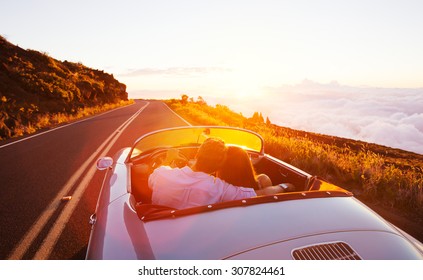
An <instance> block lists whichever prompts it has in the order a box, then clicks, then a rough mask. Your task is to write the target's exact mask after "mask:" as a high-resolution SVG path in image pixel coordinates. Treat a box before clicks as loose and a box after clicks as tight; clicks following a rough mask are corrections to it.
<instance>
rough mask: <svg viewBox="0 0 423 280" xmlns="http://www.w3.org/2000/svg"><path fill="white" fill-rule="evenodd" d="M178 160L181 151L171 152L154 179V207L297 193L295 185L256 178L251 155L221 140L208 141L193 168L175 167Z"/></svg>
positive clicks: (204, 203)
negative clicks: (228, 145)
mask: <svg viewBox="0 0 423 280" xmlns="http://www.w3.org/2000/svg"><path fill="white" fill-rule="evenodd" d="M178 158H179V152H178V150H176V149H174V150H169V152H168V153H167V157H166V159H165V161H164V162H163V165H162V166H160V167H158V168H156V169H155V170H154V172H153V173H152V174H151V175H150V177H149V180H148V185H149V187H150V188H151V189H152V191H153V195H152V203H153V204H158V205H165V206H168V207H173V208H176V209H184V208H190V207H195V206H202V205H208V204H214V203H218V202H224V201H230V200H238V199H244V198H250V197H254V196H259V195H269V194H276V193H282V192H286V191H291V190H293V185H291V184H280V185H276V186H272V183H271V180H270V178H269V177H267V176H266V175H264V174H263V175H259V176H255V172H254V169H253V166H252V164H251V161H250V159H249V157H248V155H247V153H246V152H245V151H244V150H243V149H241V148H238V147H226V145H225V143H224V142H223V141H222V140H220V139H217V138H208V139H206V141H204V143H203V144H202V145H201V146H200V148H199V150H198V152H197V155H196V161H195V163H194V165H193V166H191V167H189V166H185V167H183V168H176V167H175V168H174V167H172V166H171V165H172V162H174V161H175V160H177V159H178Z"/></svg>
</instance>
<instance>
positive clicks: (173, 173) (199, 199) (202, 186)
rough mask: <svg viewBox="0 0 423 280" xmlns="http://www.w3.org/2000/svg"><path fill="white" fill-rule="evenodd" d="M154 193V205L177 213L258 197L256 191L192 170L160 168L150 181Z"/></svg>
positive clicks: (188, 168)
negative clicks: (177, 210) (176, 210)
mask: <svg viewBox="0 0 423 280" xmlns="http://www.w3.org/2000/svg"><path fill="white" fill-rule="evenodd" d="M148 186H149V187H150V188H151V189H152V190H153V196H152V203H153V204H159V205H165V206H169V207H173V208H176V209H183V208H190V207H195V206H201V205H208V204H214V203H218V202H224V201H230V200H237V199H243V198H250V197H253V196H257V194H256V193H255V191H254V189H252V188H244V187H236V186H233V185H231V184H228V183H226V182H225V181H223V180H221V179H219V178H216V177H214V176H211V175H209V174H207V173H204V172H194V171H193V170H192V169H191V168H190V167H188V166H185V167H183V168H171V167H169V166H160V167H158V168H156V169H155V170H154V172H153V173H152V174H151V175H150V177H149V179H148Z"/></svg>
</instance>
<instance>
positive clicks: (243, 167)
mask: <svg viewBox="0 0 423 280" xmlns="http://www.w3.org/2000/svg"><path fill="white" fill-rule="evenodd" d="M217 176H218V177H219V178H221V179H222V180H224V181H226V182H228V183H229V184H232V185H234V186H238V187H246V188H254V189H258V184H257V180H256V173H255V170H254V167H253V165H252V163H251V160H250V158H249V156H248V154H247V152H246V151H245V150H244V149H242V148H240V147H236V146H229V147H228V148H227V151H226V159H225V161H224V162H223V165H222V167H221V168H220V170H219V171H218V173H217Z"/></svg>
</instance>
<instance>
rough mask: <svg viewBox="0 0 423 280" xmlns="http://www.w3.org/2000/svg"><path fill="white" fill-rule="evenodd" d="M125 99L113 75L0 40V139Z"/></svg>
mask: <svg viewBox="0 0 423 280" xmlns="http://www.w3.org/2000/svg"><path fill="white" fill-rule="evenodd" d="M126 100H128V94H127V92H126V86H125V85H124V84H122V83H119V82H118V81H117V80H116V79H115V78H114V77H113V75H111V74H107V73H105V72H103V71H100V70H94V69H91V68H88V67H85V66H84V65H82V64H81V63H72V62H68V61H63V62H62V61H59V60H56V59H54V58H52V57H49V56H48V55H46V54H43V53H40V52H38V51H34V50H24V49H22V48H20V47H18V46H16V45H13V44H11V43H9V42H8V41H7V40H6V39H4V38H3V37H1V36H0V140H1V139H6V138H10V137H14V136H19V135H21V134H24V133H29V132H33V131H35V130H37V129H39V128H42V127H46V126H49V125H52V124H54V122H60V121H59V120H55V121H54V120H53V117H56V118H60V117H62V118H65V119H66V117H67V116H72V115H75V114H78V113H80V112H81V111H84V110H87V109H88V108H93V107H101V106H104V105H105V104H116V103H119V102H121V101H126Z"/></svg>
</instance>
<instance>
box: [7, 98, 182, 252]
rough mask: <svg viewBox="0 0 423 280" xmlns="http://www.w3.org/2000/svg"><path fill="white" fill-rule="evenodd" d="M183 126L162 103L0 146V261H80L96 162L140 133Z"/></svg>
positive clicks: (96, 184)
mask: <svg viewBox="0 0 423 280" xmlns="http://www.w3.org/2000/svg"><path fill="white" fill-rule="evenodd" d="M182 125H187V123H186V122H184V121H183V120H182V119H181V118H180V117H179V116H177V115H176V114H175V113H174V112H173V111H171V110H170V109H169V108H168V107H167V106H166V105H165V104H164V103H162V102H161V101H141V100H139V101H137V102H136V103H135V104H134V105H130V106H127V107H124V108H119V109H115V110H113V111H109V112H107V113H103V114H100V115H98V116H95V117H91V118H86V119H84V120H81V121H77V122H74V123H71V124H68V125H63V126H60V127H58V128H55V129H50V130H46V131H44V132H40V133H38V134H35V135H32V136H29V137H25V138H21V139H18V140H9V141H2V142H0V201H1V203H0V225H1V226H0V240H1V242H0V259H60V260H66V259H84V258H85V252H86V247H87V243H88V239H89V234H90V225H89V223H88V221H89V217H90V215H91V214H92V213H94V210H95V206H96V202H97V197H98V193H99V191H100V188H101V183H102V178H103V173H102V172H101V171H97V170H95V168H94V166H95V162H96V160H97V159H98V158H99V157H100V156H104V155H109V156H113V155H114V154H115V153H116V152H117V151H118V150H120V149H121V148H124V147H127V146H132V144H133V143H134V141H135V140H136V139H137V138H138V137H139V136H141V135H143V134H144V133H147V132H150V131H153V130H156V129H162V128H167V127H172V126H182ZM64 196H72V199H71V200H62V197H64Z"/></svg>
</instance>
